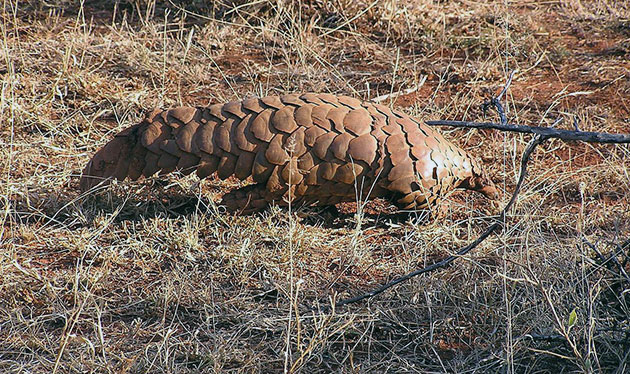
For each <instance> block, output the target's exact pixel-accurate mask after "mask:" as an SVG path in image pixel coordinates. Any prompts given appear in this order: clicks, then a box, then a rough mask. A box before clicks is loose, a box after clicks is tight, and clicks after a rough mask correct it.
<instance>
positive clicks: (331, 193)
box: [80, 93, 497, 212]
mask: <svg viewBox="0 0 630 374" xmlns="http://www.w3.org/2000/svg"><path fill="white" fill-rule="evenodd" d="M174 170H180V171H182V172H184V173H190V172H193V171H196V173H197V175H198V176H199V177H200V178H205V177H207V176H210V175H212V174H216V175H217V176H218V177H219V178H222V179H225V178H228V177H230V176H235V177H237V178H239V179H241V180H246V179H251V180H252V181H253V182H254V184H253V185H251V186H247V187H244V188H242V189H239V190H236V191H233V192H231V193H228V194H227V195H226V196H225V197H224V200H223V203H224V204H225V205H226V206H227V208H228V209H230V210H234V211H244V212H249V211H256V210H261V209H264V208H265V207H266V206H267V205H268V204H269V203H271V202H275V203H277V204H279V205H287V204H290V203H301V204H315V205H334V204H336V203H339V202H344V201H355V200H357V198H360V199H361V200H365V199H370V198H375V197H385V198H388V199H390V200H392V201H393V202H394V203H395V204H396V205H397V206H398V207H399V208H401V209H405V210H409V209H426V208H433V207H434V206H438V205H439V203H440V200H441V199H442V198H443V196H444V195H445V194H447V193H448V192H449V191H450V190H452V189H453V188H456V187H463V188H467V189H471V190H475V191H479V192H481V193H483V194H485V195H486V196H488V197H490V198H496V196H497V190H496V188H495V187H494V184H493V183H492V181H491V180H490V179H489V178H488V177H487V176H486V175H485V173H483V171H482V169H481V168H480V164H479V163H478V162H477V161H476V160H475V159H474V158H472V157H471V156H470V155H468V154H467V153H466V152H464V151H463V150H461V149H460V148H458V147H457V146H455V145H454V144H452V143H451V142H449V141H447V140H446V139H445V138H444V137H443V136H442V135H441V134H440V133H438V132H437V131H435V130H433V129H431V128H429V127H427V126H426V125H424V124H422V123H421V122H420V121H419V120H417V119H414V118H412V117H410V116H408V115H406V114H404V113H401V112H398V111H392V110H390V109H389V108H387V107H385V106H382V105H378V104H373V103H370V102H365V101H360V100H357V99H353V98H350V97H347V96H334V95H329V94H313V93H307V94H301V95H298V94H291V95H282V96H267V97H263V98H250V99H246V100H243V101H232V102H229V103H227V104H215V105H212V106H210V107H207V108H191V107H181V108H175V109H171V110H163V111H160V110H156V111H153V112H152V113H150V114H149V115H148V116H147V117H146V118H145V119H144V120H143V121H142V122H141V123H139V124H137V125H134V126H132V127H130V128H128V129H126V130H124V131H123V132H121V133H120V134H118V135H116V137H115V138H114V139H113V140H112V141H110V142H109V143H108V144H106V145H105V146H104V147H103V148H102V149H101V150H99V151H98V152H97V153H96V154H95V155H94V157H93V158H92V160H91V161H90V162H89V163H88V165H87V166H86V168H85V170H84V171H83V176H82V178H81V182H80V186H81V189H82V190H83V191H86V190H88V189H90V188H91V187H93V186H95V185H97V184H100V183H107V182H108V181H109V180H110V179H111V178H117V179H119V180H123V179H125V178H126V177H129V178H131V179H134V180H135V179H138V178H140V177H141V176H144V177H148V176H150V175H153V174H155V173H156V172H160V173H161V174H166V173H169V172H172V171H174Z"/></svg>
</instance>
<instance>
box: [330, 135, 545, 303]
mask: <svg viewBox="0 0 630 374" xmlns="http://www.w3.org/2000/svg"><path fill="white" fill-rule="evenodd" d="M543 141H545V138H544V137H542V136H539V135H537V136H535V137H534V139H532V141H531V142H530V143H529V144H528V146H527V148H526V149H525V151H524V152H523V157H522V159H521V172H520V176H519V178H518V182H517V183H516V187H515V188H514V192H513V193H512V198H511V199H510V201H509V202H508V203H507V204H506V205H505V207H504V208H503V210H502V211H501V213H500V214H499V217H498V219H497V220H496V221H495V222H494V223H493V224H492V225H490V227H488V228H487V229H486V231H484V232H483V234H481V235H480V236H479V237H478V238H477V239H475V240H474V241H473V242H472V243H470V244H468V245H467V246H465V247H463V248H461V249H460V250H458V251H457V253H456V254H454V255H450V256H448V257H446V258H444V259H442V260H441V261H438V262H436V263H434V264H432V265H429V266H427V267H425V268H422V269H418V270H416V271H413V272H411V273H409V274H406V275H403V276H402V277H399V278H396V279H394V280H393V281H391V282H389V283H387V284H385V285H383V286H381V287H379V288H377V289H375V290H372V291H370V292H367V293H365V294H363V295H360V296H356V297H353V298H350V299H345V300H342V301H340V302H338V303H337V304H336V305H335V306H336V307H340V306H343V305H348V304H352V303H356V302H358V301H361V300H365V299H368V298H371V297H374V296H376V295H378V294H380V293H383V292H384V291H386V290H388V289H390V288H392V287H393V286H395V285H397V284H398V283H401V282H404V281H406V280H408V279H410V278H413V277H415V276H417V275H420V274H424V273H428V272H431V271H434V270H437V269H439V268H443V267H445V266H447V265H448V264H450V263H451V262H453V261H455V260H456V259H457V258H458V257H461V256H463V255H465V254H467V253H468V252H470V251H471V250H473V249H474V248H475V247H477V246H478V245H479V244H481V242H483V241H484V240H485V239H486V238H487V237H488V236H490V234H492V233H493V232H494V231H496V230H497V229H498V228H499V227H500V226H501V224H502V222H503V219H504V218H505V216H506V214H507V212H508V211H509V210H510V208H511V207H512V205H513V204H514V202H515V201H516V197H517V196H518V194H519V192H520V190H521V187H522V186H523V181H524V180H525V177H526V176H527V162H528V161H529V158H530V156H531V154H532V152H533V151H534V149H535V148H536V146H538V145H539V144H540V143H542V142H543Z"/></svg>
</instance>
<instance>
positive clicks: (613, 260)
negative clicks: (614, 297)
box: [582, 238, 630, 281]
mask: <svg viewBox="0 0 630 374" xmlns="http://www.w3.org/2000/svg"><path fill="white" fill-rule="evenodd" d="M582 242H583V243H584V244H586V245H587V246H588V247H589V248H590V249H592V250H593V251H594V252H595V253H596V254H597V257H599V259H600V260H601V261H602V265H606V267H607V268H608V269H609V270H610V271H613V272H614V267H613V265H614V266H615V267H617V269H618V270H619V275H621V276H623V277H624V278H625V279H626V280H627V281H630V275H628V273H627V272H626V269H625V268H624V265H625V261H624V264H623V265H622V264H621V263H620V262H619V260H618V259H617V256H618V255H619V254H620V253H621V254H625V245H626V244H627V242H626V243H624V244H622V245H619V244H617V248H618V250H617V251H613V253H611V254H610V255H608V256H604V255H603V254H602V252H600V250H599V249H597V246H596V245H595V244H593V243H591V242H589V241H588V240H586V238H582Z"/></svg>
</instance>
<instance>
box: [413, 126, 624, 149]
mask: <svg viewBox="0 0 630 374" xmlns="http://www.w3.org/2000/svg"><path fill="white" fill-rule="evenodd" d="M425 123H426V124H427V125H429V126H454V127H467V128H475V129H495V130H502V131H511V132H520V133H525V134H536V135H541V136H544V137H545V138H557V139H562V140H565V141H582V142H588V143H612V144H629V143H630V134H608V133H603V132H592V131H573V130H562V129H554V128H550V127H538V126H525V125H516V124H510V123H506V124H501V123H494V122H470V121H426V122H425Z"/></svg>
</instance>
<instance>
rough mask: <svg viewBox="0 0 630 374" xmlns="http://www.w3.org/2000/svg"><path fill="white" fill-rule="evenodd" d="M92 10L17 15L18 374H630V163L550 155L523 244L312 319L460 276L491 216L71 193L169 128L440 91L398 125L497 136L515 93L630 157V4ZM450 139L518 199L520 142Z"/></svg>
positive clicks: (68, 6)
mask: <svg viewBox="0 0 630 374" xmlns="http://www.w3.org/2000/svg"><path fill="white" fill-rule="evenodd" d="M16 3H17V5H16ZM49 3H52V5H51V4H49ZM76 3H78V2H70V1H63V0H57V1H52V2H37V1H30V2H19V3H18V2H16V1H11V0H7V1H5V2H4V3H3V9H2V30H1V31H2V46H1V48H0V51H1V52H0V53H1V54H2V58H1V62H0V74H2V89H1V97H0V123H1V124H2V125H1V127H0V134H1V135H0V142H1V147H0V155H1V157H0V164H1V165H2V168H1V171H2V174H1V176H0V191H1V192H0V207H1V208H2V211H1V213H0V219H1V220H2V227H1V229H0V230H1V231H0V279H2V280H1V281H0V371H2V372H15V373H44V372H46V373H48V372H57V373H71V372H81V373H83V372H120V373H126V372H132V373H135V372H151V373H160V372H167V373H182V372H275V371H292V372H304V373H311V372H330V371H334V372H343V373H345V372H505V373H539V372H576V371H577V372H617V373H623V372H627V371H628V370H630V369H629V365H630V357H629V354H628V352H630V338H629V334H630V325H629V317H630V298H629V297H628V294H629V290H630V288H629V287H630V286H629V282H628V281H627V280H626V279H624V278H623V277H622V276H621V274H620V272H619V271H618V269H615V268H614V267H613V268H612V269H613V271H611V270H609V269H608V268H607V267H606V266H603V265H601V263H600V262H599V261H598V259H597V256H596V254H595V253H594V251H593V250H592V249H590V248H589V247H588V246H586V245H584V244H583V243H582V238H583V237H586V238H587V239H588V240H589V241H591V242H594V243H597V244H598V248H600V250H601V251H602V252H604V253H610V252H611V251H614V250H616V248H615V243H618V244H621V243H622V242H623V241H624V240H626V239H628V237H630V176H629V174H628V171H629V170H630V149H629V148H628V147H627V146H604V145H585V144H565V143H561V142H558V141H553V142H549V143H548V144H546V145H545V146H544V147H541V148H539V149H538V151H537V152H536V154H535V155H534V158H533V160H532V161H533V162H532V165H531V168H530V170H531V175H530V178H529V179H528V182H527V183H526V187H525V191H524V192H523V194H522V195H521V197H520V199H519V201H518V203H517V205H516V208H515V209H514V211H513V214H512V215H511V216H510V217H509V225H508V228H507V229H506V230H504V231H503V232H502V233H500V234H499V235H495V236H492V237H491V238H489V239H488V240H487V241H486V242H484V243H483V244H482V245H481V246H480V247H479V248H478V249H476V250H475V251H474V252H473V253H472V254H470V255H468V256H466V257H465V258H462V259H460V260H459V261H457V262H456V263H455V264H454V265H453V266H451V267H449V268H448V269H444V270H441V271H438V272H435V273H432V274H429V275H428V276H423V277H420V278H418V279H414V280H412V281H410V282H407V283H406V284H403V285H401V286H399V287H397V288H396V289H394V290H392V291H390V292H387V293H386V294H383V295H381V296H379V297H378V298H376V299H373V300H370V301H369V302H366V303H363V304H359V305H351V306H349V307H346V308H344V309H342V310H336V311H335V312H334V313H331V312H321V313H320V312H305V311H306V310H308V308H310V307H312V306H315V308H317V306H318V305H320V306H323V305H328V304H329V302H330V299H332V298H343V297H348V296H354V295H356V294H358V293H361V292H362V291H364V290H367V289H370V288H373V287H375V286H377V285H379V284H381V283H383V282H386V281H387V280H389V279H392V278H394V277H396V276H398V275H401V274H403V273H406V272H409V271H411V270H413V269H416V268H418V267H421V266H423V265H425V264H428V263H431V262H432V261H434V260H435V259H438V258H440V257H442V256H444V255H446V254H447V253H450V252H451V251H453V250H454V249H456V248H457V247H459V246H461V245H463V244H465V243H467V242H468V241H470V240H471V239H472V238H474V237H475V236H476V235H478V234H479V233H480V232H481V231H482V230H483V229H484V228H485V227H486V225H488V222H489V219H488V218H487V217H488V215H491V214H492V212H496V208H497V207H496V206H490V205H488V203H487V201H486V200H484V199H483V198H481V197H478V196H476V195H472V194H466V193H456V194H454V195H453V196H452V198H451V200H452V201H451V205H450V208H449V209H450V214H449V215H448V217H447V218H446V219H445V220H444V221H440V222H432V223H428V224H417V223H416V222H415V220H413V219H410V220H403V221H396V220H392V219H391V217H389V216H387V215H380V216H379V215H368V214H358V215H355V214H353V213H348V214H341V215H333V214H331V213H328V212H321V211H312V210H309V209H305V208H298V207H293V209H292V210H290V211H288V210H281V209H276V208H274V209H270V210H269V211H267V212H266V213H264V214H260V215H255V216H249V217H239V216H232V215H226V214H224V213H223V212H222V211H221V209H220V207H217V206H216V205H215V204H214V203H213V201H215V200H216V198H217V197H218V196H219V195H220V194H221V193H223V192H224V191H226V190H227V189H229V188H230V187H232V186H233V185H234V183H236V182H234V181H227V182H221V181H218V180H213V179H211V180H207V181H204V182H202V183H201V184H199V183H197V181H196V180H195V179H194V178H189V177H186V178H181V177H178V176H169V177H168V178H166V179H164V180H163V181H160V180H158V179H150V180H148V181H144V182H140V183H119V184H117V185H115V186H112V188H109V189H108V190H106V191H103V192H102V193H100V194H97V195H94V196H89V197H83V196H80V195H79V192H78V181H77V174H78V173H79V172H80V171H81V169H82V167H83V166H84V165H85V163H86V162H87V160H88V159H89V157H90V155H91V154H93V152H94V151H95V150H96V149H97V148H98V147H100V146H101V145H103V144H104V143H105V142H106V141H107V140H108V139H110V138H111V137H112V135H113V134H114V133H116V132H118V131H120V130H121V129H123V128H125V127H127V126H128V125H130V124H131V123H133V122H135V121H137V120H138V119H139V118H140V116H141V115H142V113H143V112H144V111H145V110H147V109H150V108H153V107H156V106H159V107H166V106H173V105H179V104H186V105H208V104H209V103H213V102H216V101H223V100H228V99H233V98H241V97H244V96H247V95H254V94H255V95H263V94H267V93H285V92H294V91H322V92H331V93H336V94H350V95H353V96H357V97H361V98H365V99H369V98H372V97H376V96H379V95H383V94H388V93H391V92H398V91H402V90H405V89H408V88H410V87H413V86H415V85H416V84H418V82H421V81H423V80H424V77H425V76H426V82H425V83H424V84H423V85H422V86H421V87H420V88H419V90H418V91H417V92H413V93H410V94H406V95H402V96H399V97H398V98H397V99H396V100H395V101H394V102H393V103H391V105H393V106H395V107H398V108H404V109H405V110H406V111H408V112H410V113H412V114H416V115H418V116H422V117H423V118H431V119H452V118H457V119H461V118H465V119H480V118H481V113H480V111H479V109H478V104H479V103H481V102H482V101H483V99H484V98H486V97H487V96H488V95H489V94H490V93H492V92H495V91H496V89H497V88H498V87H499V86H500V85H501V84H502V82H504V80H505V77H506V74H507V73H506V71H507V70H511V69H514V68H518V69H519V70H520V74H519V76H518V77H517V79H516V80H515V82H514V84H513V86H512V89H511V90H510V92H509V97H508V98H509V102H508V109H509V115H510V118H512V119H514V120H515V121H518V122H520V123H525V124H533V125H536V124H539V123H541V122H542V123H543V124H549V123H551V122H552V121H553V119H554V118H555V117H556V116H558V115H563V116H566V117H567V119H569V121H566V123H570V119H571V118H572V116H577V117H578V118H579V119H580V126H581V128H582V129H584V130H596V131H608V132H626V133H627V132H630V121H629V118H630V100H629V98H630V83H629V82H630V79H629V78H630V9H629V6H628V4H627V3H626V2H624V1H612V0H608V1H607V0H598V1H585V0H582V1H580V0H567V1H562V2H561V1H510V2H509V5H505V4H504V3H503V2H495V1H487V2H476V1H475V2H473V1H465V0H462V1H450V2H446V3H443V4H441V3H439V2H435V1H411V0H409V1H403V0H400V1H389V0H388V1H376V2H361V3H358V4H357V3H356V2H353V1H345V0H333V1H324V0H321V1H317V0H314V1H303V2H288V1H285V2H277V3H276V2H272V1H269V0H258V1H251V0H250V1H249V2H245V1H233V2H232V1H230V2H226V3H213V5H204V3H202V2H187V3H185V2H181V4H187V5H186V6H187V9H188V11H187V12H183V11H182V10H181V9H180V8H178V5H177V4H180V3H177V4H173V3H169V2H165V3H157V4H156V3H155V2H154V1H150V0H144V1H139V0H136V1H131V0H128V1H121V2H116V6H114V5H112V4H111V3H110V2H107V1H86V2H85V4H83V5H80V4H76ZM444 130H445V131H446V132H448V136H449V138H451V139H454V140H455V141H456V142H458V143H459V144H461V145H462V146H463V147H465V148H466V149H468V150H470V151H471V152H473V153H475V154H477V155H479V156H481V157H483V159H484V161H485V164H486V165H487V167H488V168H489V169H490V170H491V174H492V176H493V178H494V179H495V180H497V181H500V185H501V186H502V188H503V189H505V190H506V191H510V190H511V188H512V187H513V184H514V182H515V180H516V177H517V175H516V173H517V166H518V162H519V161H518V159H519V156H520V152H522V150H523V148H524V146H525V144H526V142H527V137H526V136H522V135H514V134H500V133H496V132H483V133H481V132H477V131H462V130H451V129H444ZM505 196H506V197H507V196H508V194H506V195H505ZM296 208H297V209H296ZM351 211H352V210H351ZM368 211H370V209H368ZM619 258H620V260H621V261H623V257H622V256H621V255H620V256H619ZM625 266H626V271H629V272H630V266H629V265H628V264H625ZM572 311H575V316H576V319H575V321H574V323H572V324H571V325H570V324H569V320H570V315H571V312H572ZM572 322H573V321H572Z"/></svg>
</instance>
